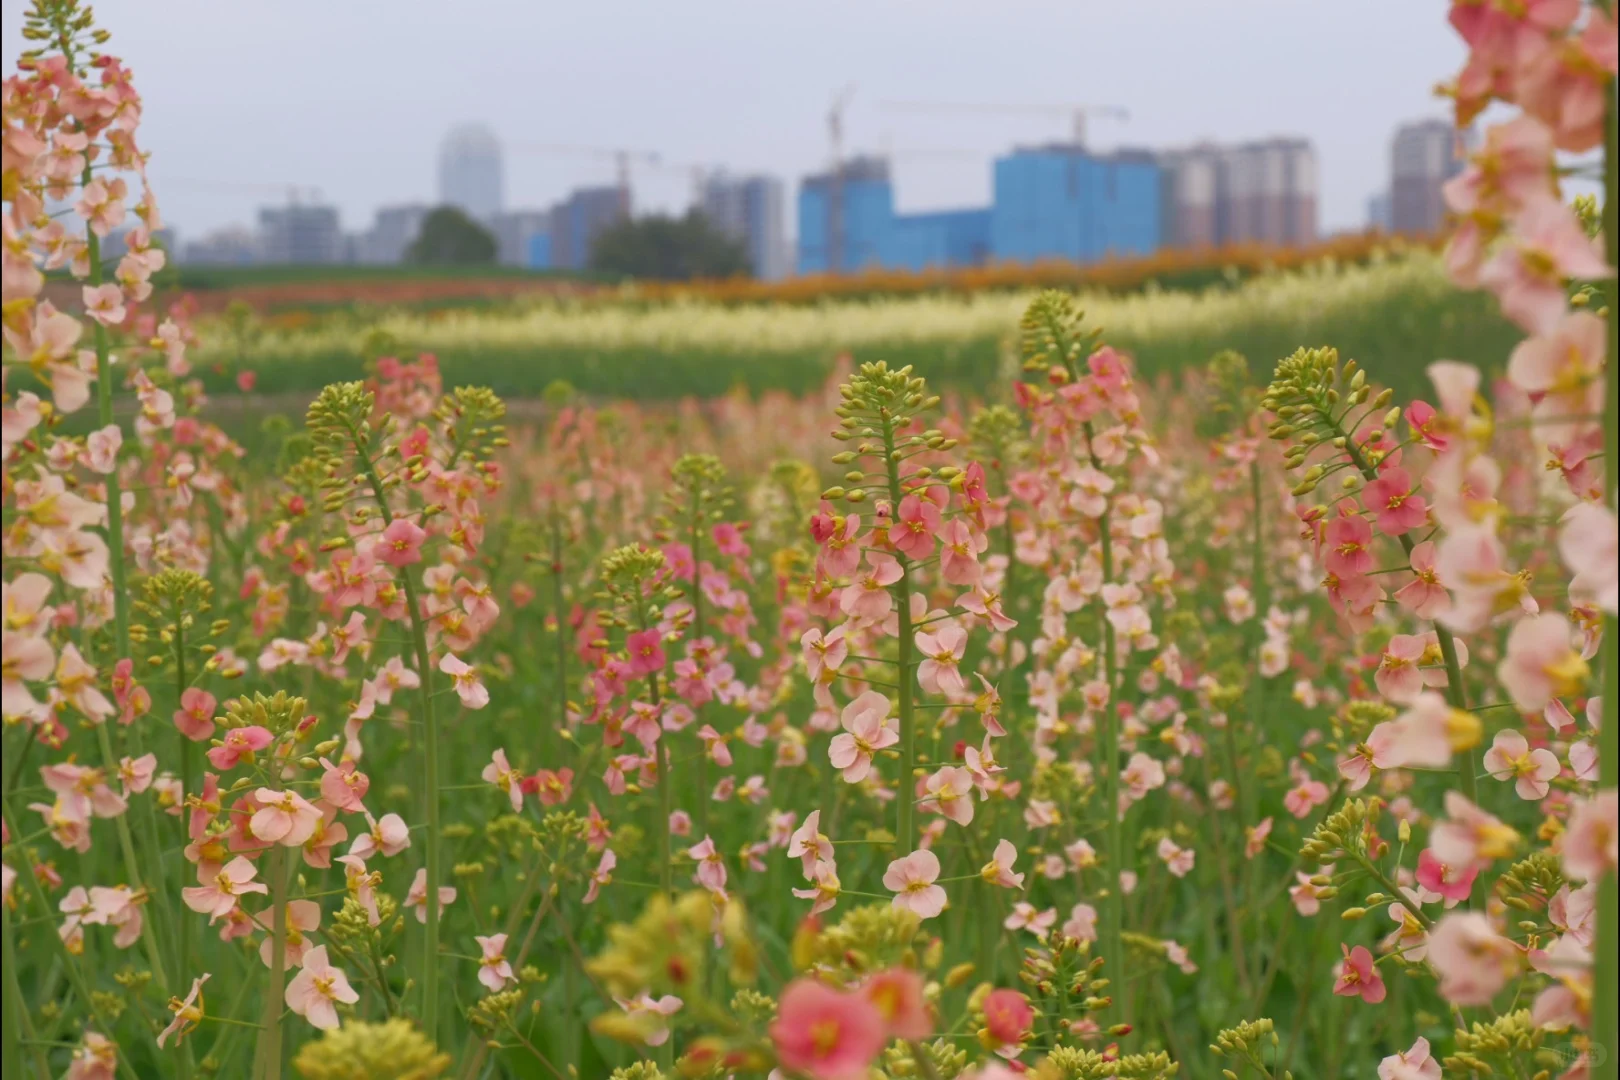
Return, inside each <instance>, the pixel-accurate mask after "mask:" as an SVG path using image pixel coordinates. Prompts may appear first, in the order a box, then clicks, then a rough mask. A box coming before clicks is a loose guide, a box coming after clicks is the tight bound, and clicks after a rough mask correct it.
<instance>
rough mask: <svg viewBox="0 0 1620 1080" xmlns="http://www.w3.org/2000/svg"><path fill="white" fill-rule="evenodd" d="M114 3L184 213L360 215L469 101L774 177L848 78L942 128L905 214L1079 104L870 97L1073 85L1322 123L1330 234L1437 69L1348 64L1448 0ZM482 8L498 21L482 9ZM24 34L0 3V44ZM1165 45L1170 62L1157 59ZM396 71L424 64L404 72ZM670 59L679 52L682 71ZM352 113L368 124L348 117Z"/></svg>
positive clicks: (601, 170)
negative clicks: (994, 109) (274, 94)
mask: <svg viewBox="0 0 1620 1080" xmlns="http://www.w3.org/2000/svg"><path fill="white" fill-rule="evenodd" d="M130 3H131V0H105V2H104V3H103V4H102V5H100V6H101V7H102V8H105V9H106V10H105V12H104V14H105V15H106V16H107V17H108V18H109V20H110V21H112V22H114V24H115V25H119V26H127V27H128V29H127V30H124V31H121V32H120V37H119V39H118V40H117V41H116V42H115V47H117V48H118V49H119V51H120V53H121V54H122V55H125V56H126V57H127V58H128V60H129V63H130V64H131V66H132V67H133V68H134V69H135V70H136V71H137V72H138V73H139V74H140V75H141V76H142V78H141V83H142V86H143V88H144V90H145V93H146V95H147V98H148V105H149V109H148V112H149V115H150V116H151V117H152V123H151V124H149V125H148V128H147V131H146V144H147V146H148V147H149V148H151V149H154V150H156V151H158V153H157V154H156V161H155V164H154V168H153V181H154V184H155V185H156V186H157V189H158V192H159V195H160V197H161V198H162V200H163V203H164V206H165V210H166V214H167V216H168V217H169V218H170V219H171V220H172V221H173V222H174V223H175V224H176V225H177V226H178V227H179V229H180V231H181V233H182V235H183V236H186V237H196V236H201V235H203V234H205V233H208V232H210V231H212V230H214V229H216V228H218V227H220V226H224V225H233V224H235V225H244V224H250V223H251V222H252V221H253V220H254V219H255V215H256V212H257V209H258V207H259V206H261V205H264V204H265V203H267V202H271V201H275V200H273V199H272V198H269V197H266V196H265V195H263V194H249V193H246V192H240V191H237V192H230V191H224V190H220V188H221V187H223V186H225V185H228V184H229V183H230V182H231V181H233V180H238V179H243V178H247V177H253V178H262V180H263V182H264V183H265V184H266V186H269V185H270V184H272V183H274V184H282V185H287V184H297V185H301V186H303V187H306V188H316V189H319V190H320V192H321V198H322V201H324V202H328V203H331V204H332V205H335V206H336V207H337V208H338V209H339V211H340V213H341V215H342V219H343V223H344V226H345V228H346V229H358V228H364V227H366V226H367V225H369V223H370V222H371V220H372V217H373V214H374V212H375V211H376V210H377V209H378V208H379V207H382V206H387V205H399V204H408V203H414V202H422V201H431V200H433V199H434V198H435V196H436V183H435V179H436V177H435V173H436V166H437V152H438V141H439V138H440V137H441V136H442V134H443V133H444V132H445V131H447V130H449V129H450V128H451V127H454V126H456V125H458V124H463V123H481V124H485V125H487V126H488V127H489V128H491V129H492V130H493V131H494V132H495V134H496V135H497V137H499V138H500V139H501V140H502V142H503V143H506V144H509V145H511V146H513V147H514V148H515V147H517V146H518V144H522V143H531V144H532V143H536V142H539V143H551V142H556V143H559V144H570V145H578V146H587V147H588V146H598V147H608V148H612V147H617V146H623V147H626V148H631V149H636V150H641V151H654V152H657V153H658V154H659V155H661V156H662V158H663V159H664V162H666V164H662V165H658V166H650V165H647V164H644V163H637V164H634V165H632V169H631V172H632V181H633V186H634V191H635V200H636V210H637V212H646V211H649V210H663V211H670V212H679V211H681V210H684V209H685V207H686V206H687V205H688V204H689V203H690V201H691V196H692V187H693V183H692V176H691V168H690V166H691V165H693V164H702V165H706V166H708V167H710V168H718V167H725V168H727V169H728V170H730V171H731V172H733V173H737V174H759V173H763V174H767V175H771V176H776V177H779V178H781V179H782V180H783V181H784V182H785V183H787V184H788V185H790V187H789V191H790V194H789V198H790V199H791V197H792V196H791V191H792V186H794V185H796V184H797V183H798V181H799V180H800V179H801V178H802V177H804V176H806V175H809V174H812V173H815V172H819V171H822V170H824V169H825V168H826V166H827V164H828V161H829V157H830V155H829V151H828V147H827V134H826V112H827V108H828V104H829V102H830V101H831V100H832V97H833V95H834V93H835V92H836V91H837V90H838V89H839V88H841V87H843V86H845V85H847V84H849V83H852V82H853V83H855V84H857V87H858V88H857V90H856V92H855V94H854V96H853V99H852V101H851V104H850V107H849V109H848V112H847V114H846V117H845V127H846V135H845V140H844V142H845V146H846V152H847V153H848V154H850V155H853V154H855V153H859V152H863V151H864V152H869V153H882V152H884V151H885V150H908V149H914V148H916V149H923V150H929V149H934V150H946V151H951V153H945V154H937V155H932V156H930V155H926V154H923V155H915V156H908V155H905V154H900V155H897V157H896V160H895V163H894V173H895V187H896V192H897V198H898V209H900V210H902V211H904V212H916V211H926V210H938V209H950V208H957V207H964V206H974V205H983V204H984V203H986V202H987V201H988V199H989V196H990V188H991V175H990V174H991V169H990V162H991V160H992V158H994V157H995V156H996V155H998V154H1000V153H1003V152H1005V151H1006V150H1008V149H1010V148H1012V147H1014V146H1018V145H1028V144H1032V143H1039V142H1049V141H1052V140H1053V139H1058V138H1063V137H1066V136H1067V133H1068V126H1069V125H1068V122H1067V121H1066V120H1065V119H1063V118H1062V117H1061V116H1050V117H1047V116H1042V115H1038V114H1032V115H1018V114H1004V115H1003V114H986V115H936V116H928V115H915V114H905V113H899V112H895V111H892V110H887V109H885V108H884V107H883V103H884V102H885V101H887V100H890V99H894V98H920V99H925V100H927V99H941V100H964V99H966V100H974V99H979V100H988V101H1007V102H1030V103H1051V104H1057V103H1062V102H1066V101H1072V100H1076V99H1078V100H1091V101H1109V102H1117V103H1119V104H1121V105H1124V106H1125V107H1126V108H1128V109H1129V111H1130V114H1131V115H1130V119H1129V120H1128V121H1126V122H1119V121H1116V120H1110V119H1106V118H1104V119H1100V120H1098V121H1097V122H1095V123H1094V124H1093V125H1092V127H1091V137H1090V141H1091V142H1092V143H1093V144H1094V145H1096V146H1097V148H1098V149H1100V150H1103V151H1107V150H1109V149H1112V148H1114V147H1116V146H1119V145H1122V144H1123V145H1133V146H1152V147H1166V148H1167V147H1173V146H1186V145H1191V144H1194V143H1197V142H1200V141H1203V140H1213V141H1216V142H1245V141H1253V140H1258V139H1264V138H1268V137H1271V136H1275V135H1280V134H1288V133H1295V134H1299V135H1303V136H1305V137H1307V138H1310V139H1312V140H1313V141H1314V142H1315V143H1316V146H1317V149H1318V153H1319V155H1320V163H1321V177H1322V181H1321V188H1322V191H1321V224H1322V230H1323V231H1324V232H1332V231H1335V230H1338V229H1343V228H1348V227H1357V226H1359V225H1360V224H1361V223H1362V222H1363V221H1364V219H1365V205H1366V200H1367V199H1368V197H1369V196H1371V195H1373V194H1375V193H1376V192H1378V191H1380V190H1382V189H1383V188H1384V186H1385V184H1386V179H1387V172H1388V153H1389V139H1390V132H1391V131H1393V130H1394V128H1395V127H1396V126H1398V125H1399V124H1401V123H1404V122H1407V121H1411V120H1416V119H1422V118H1423V117H1425V116H1433V117H1443V116H1444V115H1445V113H1446V109H1445V103H1444V102H1442V101H1438V100H1436V99H1435V98H1433V96H1432V95H1431V93H1430V91H1431V87H1432V82H1433V80H1432V78H1429V77H1426V76H1422V75H1410V76H1401V77H1400V78H1396V79H1386V78H1382V77H1381V78H1380V79H1377V80H1371V81H1368V80H1362V82H1363V83H1365V85H1357V87H1356V90H1355V92H1354V93H1347V92H1346V90H1345V87H1346V85H1347V84H1348V80H1349V78H1350V73H1351V72H1353V71H1356V70H1365V69H1364V68H1363V67H1361V65H1362V64H1363V62H1364V61H1365V60H1366V59H1367V57H1368V56H1369V55H1372V56H1376V57H1379V58H1380V60H1381V62H1380V64H1379V65H1378V66H1379V67H1380V68H1385V67H1386V66H1387V67H1388V68H1393V69H1394V70H1397V71H1402V72H1408V71H1409V72H1415V73H1422V72H1432V71H1435V70H1446V69H1449V68H1450V67H1453V66H1455V64H1456V62H1457V61H1458V60H1459V59H1460V56H1461V52H1460V49H1459V48H1458V46H1457V44H1456V41H1455V37H1454V35H1452V34H1451V32H1450V31H1449V29H1448V28H1447V27H1446V25H1445V20H1444V10H1443V9H1442V8H1439V7H1436V8H1433V9H1430V8H1429V7H1428V6H1426V5H1411V4H1405V3H1399V2H1396V0H1384V2H1380V3H1372V4H1368V5H1362V6H1360V7H1357V8H1356V9H1355V10H1354V11H1353V12H1352V11H1347V10H1343V9H1341V8H1338V7H1325V8H1324V7H1320V6H1316V5H1309V6H1307V5H1299V4H1296V3H1288V2H1284V0H1246V2H1235V3H1232V4H1228V5H1222V6H1221V7H1220V9H1219V10H1218V11H1217V10H1214V9H1213V8H1212V7H1211V9H1210V10H1205V6H1204V5H1193V4H1186V3H1170V2H1158V3H1144V4H1142V5H1133V6H1132V7H1131V8H1130V10H1120V9H1118V8H1116V7H1114V6H1108V5H1103V4H1089V3H1081V4H1076V5H1072V6H1068V7H1050V6H1049V5H1044V4H1031V3H1012V4H1011V5H1010V6H1009V7H1008V8H1007V9H1006V10H1005V11H1001V12H999V13H991V12H987V11H983V10H980V9H979V8H978V7H977V6H976V5H971V4H966V3H944V4H938V5H931V6H930V7H929V8H928V12H927V15H928V18H927V20H926V21H924V20H922V18H921V12H920V11H919V10H918V9H917V8H916V6H915V5H913V4H908V3H892V4H884V5H878V6H870V5H856V4H853V3H831V4H828V5H821V6H818V8H816V9H815V10H814V11H810V10H771V11H764V10H760V9H755V8H753V7H750V6H746V5H741V4H736V3H730V2H720V0H700V2H699V4H698V6H699V8H701V9H702V10H701V11H700V12H686V13H683V14H682V15H681V16H680V17H679V18H677V17H676V16H674V15H673V14H671V13H669V12H667V11H663V10H660V9H653V8H649V7H648V6H647V5H644V4H639V3H630V2H625V0H619V2H608V3H604V4H601V5H593V6H592V7H591V8H590V9H589V10H585V9H565V10H556V11H529V10H518V11H515V12H512V11H505V10H504V9H502V8H501V7H500V6H499V5H494V4H489V3H482V2H475V3H470V4H468V5H464V6H463V7H462V8H460V9H458V10H457V13H456V15H455V17H453V18H452V17H449V16H447V15H443V14H442V9H437V8H434V7H431V6H428V5H421V6H420V8H416V7H413V5H412V4H410V3H404V4H402V5H400V8H399V9H397V10H398V11H399V13H400V17H398V18H390V19H381V20H379V19H374V18H371V17H370V16H371V15H372V14H374V13H375V10H376V9H375V8H374V5H366V4H361V5H355V6H354V7H352V8H351V7H338V8H334V7H332V6H330V5H326V6H322V7H320V8H318V9H317V8H316V7H315V5H313V4H310V3H307V2H306V0H288V4H287V5H286V8H287V10H286V11H284V12H283V11H281V10H279V9H278V10H277V11H276V12H275V13H272V14H267V13H265V12H262V11H253V10H249V9H242V8H237V7H234V6H230V5H217V6H216V5H204V4H201V3H199V2H197V0H162V2H155V3H149V4H146V5H142V8H143V10H144V11H147V12H148V13H150V11H151V9H152V7H153V6H156V7H158V8H163V9H165V10H167V11H168V13H169V14H170V15H172V16H173V18H175V19H183V20H185V21H186V24H187V26H188V27H189V30H188V34H187V36H186V40H189V41H193V42H195V41H198V40H202V41H220V42H230V43H231V44H230V45H229V46H228V47H221V48H219V49H214V50H199V49H195V48H186V47H184V46H183V45H182V44H181V43H180V42H179V41H178V40H177V39H174V38H173V37H172V36H168V35H166V34H165V32H164V31H163V30H162V27H163V26H165V25H166V24H167V22H168V20H166V19H129V20H124V19H118V18H116V16H117V15H118V10H117V9H119V8H120V7H123V6H128V5H129V4H130ZM306 7H307V8H308V9H309V11H310V13H312V14H313V13H314V12H316V11H317V10H318V11H319V13H320V16H321V18H320V20H318V21H317V22H318V24H319V25H321V26H322V27H323V30H322V33H321V34H320V35H309V34H307V32H305V31H298V30H295V29H294V28H295V27H300V26H302V27H306V28H307V26H308V25H310V23H309V22H308V21H304V20H301V19H299V18H298V17H297V16H298V15H299V14H300V12H301V10H302V9H304V8H306ZM1009 13H1010V15H1011V16H1012V23H1013V24H1014V25H1015V26H1016V24H1017V23H1019V22H1024V23H1027V24H1028V25H1029V27H1030V32H1029V33H1028V34H1025V35H1022V36H1021V37H1019V39H1018V40H1007V39H1008V38H1009V36H1010V35H1008V33H1007V32H1006V31H1005V29H1001V30H1000V34H1001V38H1000V42H1001V43H1000V44H997V45H996V46H995V47H994V48H989V49H987V48H986V42H991V41H997V40H998V39H996V38H995V37H993V36H992V35H991V29H990V28H991V26H992V25H994V26H996V27H998V28H1004V27H1005V26H1007V25H1008V23H1007V21H1005V20H1004V16H1005V15H1007V14H1009ZM699 14H707V15H708V16H711V17H712V18H703V19H698V18H696V17H695V16H696V15H699ZM1166 20H1171V21H1174V22H1175V23H1176V24H1177V32H1176V33H1175V34H1174V35H1167V34H1165V33H1163V24H1164V22H1165V21H1166ZM497 21H498V22H499V23H500V24H501V25H502V26H503V27H505V28H504V29H502V31H501V32H500V33H498V34H491V33H490V32H489V28H490V26H491V25H494V24H495V23H496V22H497ZM699 24H702V25H703V26H704V27H705V29H703V31H702V32H701V33H699V32H698V31H697V27H698V25H699ZM1015 33H1016V31H1015ZM355 42H363V43H364V47H361V48H355V47H354V43H355ZM1104 45H1106V47H1103V46H1104ZM537 46H538V47H537ZM20 47H21V42H20V40H19V35H18V34H17V30H16V27H15V26H14V25H11V24H10V21H9V20H8V26H7V27H6V32H5V35H4V51H5V60H6V62H7V63H8V64H11V63H14V61H15V57H16V54H17V52H18V50H19V49H20ZM1167 48H1168V49H1169V50H1170V52H1171V53H1173V54H1174V55H1173V56H1172V57H1170V60H1171V61H1172V63H1171V66H1172V67H1173V68H1174V69H1175V70H1177V71H1178V72H1180V73H1181V78H1180V79H1179V80H1177V81H1176V82H1175V83H1170V84H1167V83H1166V82H1165V81H1164V80H1163V71H1164V69H1165V63H1164V62H1165V59H1166V58H1165V55H1164V50H1165V49H1167ZM1150 55H1152V56H1154V57H1156V58H1157V59H1156V62H1155V63H1154V64H1152V65H1149V64H1148V63H1147V62H1146V60H1147V58H1148V57H1149V56H1150ZM439 56H447V57H450V58H453V60H452V62H450V63H449V64H445V63H442V62H439V61H437V60H436V57H439ZM1133 57H1134V59H1133ZM1385 61H1387V64H1386V63H1385ZM289 63H291V64H295V65H296V66H297V67H298V68H299V69H300V70H310V71H318V72H321V77H320V78H318V79H310V80H307V81H305V82H304V83H302V84H297V85H294V87H293V88H292V90H291V92H290V93H289V94H287V95H285V96H284V97H283V100H280V101H270V100H266V98H267V95H265V94H263V93H261V92H259V90H258V89H257V88H258V87H260V86H263V85H267V84H268V83H269V82H270V81H271V80H272V79H273V78H274V77H275V76H276V73H277V72H279V71H282V70H284V69H285V67H286V65H288V64H289ZM406 70H408V71H412V72H422V73H423V74H422V76H421V77H420V78H418V77H414V76H413V78H411V79H408V80H401V79H400V77H399V72H401V71H406ZM672 70H673V71H675V72H683V73H686V74H684V75H682V76H680V77H675V78H672V77H671V71H672ZM1403 80H1404V81H1403ZM1194 91H1195V92H1194ZM361 116H364V118H365V123H364V124H363V125H362V124H361V123H360V122H359V117H361ZM361 130H365V131H367V132H368V137H367V138H366V139H364V140H363V141H362V140H359V139H357V138H356V137H355V136H356V134H357V133H358V132H359V131H361ZM975 155H976V156H975ZM614 177H615V165H614V162H613V161H612V160H611V159H610V158H607V157H603V156H594V157H593V156H589V155H566V154H546V153H531V152H525V151H522V150H516V149H514V150H513V151H512V152H509V153H508V155H507V163H506V197H505V201H506V205H507V206H509V207H544V206H548V205H552V204H554V203H557V202H559V201H561V200H562V199H564V198H565V197H566V196H567V193H568V192H569V191H571V190H573V189H575V188H580V187H588V186H597V185H602V184H609V183H612V182H613V180H614ZM790 228H791V224H790Z"/></svg>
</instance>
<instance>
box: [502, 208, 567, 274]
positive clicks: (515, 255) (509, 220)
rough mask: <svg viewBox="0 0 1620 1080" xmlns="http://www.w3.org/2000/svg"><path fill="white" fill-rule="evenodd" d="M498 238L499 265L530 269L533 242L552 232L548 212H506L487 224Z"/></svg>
mask: <svg viewBox="0 0 1620 1080" xmlns="http://www.w3.org/2000/svg"><path fill="white" fill-rule="evenodd" d="M486 224H487V225H488V226H489V231H490V232H491V233H493V234H494V235H495V261H496V262H498V263H500V264H501V265H502V266H528V265H529V263H530V258H529V248H530V241H531V240H532V239H533V237H534V236H536V235H537V234H539V233H543V232H550V231H551V214H550V212H549V211H546V210H503V211H501V212H500V213H498V214H496V215H495V216H494V217H491V218H490V219H489V221H488V222H487V223H486Z"/></svg>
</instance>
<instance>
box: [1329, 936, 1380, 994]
mask: <svg viewBox="0 0 1620 1080" xmlns="http://www.w3.org/2000/svg"><path fill="white" fill-rule="evenodd" d="M1340 948H1341V949H1343V950H1344V961H1343V963H1341V964H1340V965H1339V973H1338V975H1337V977H1336V978H1335V980H1334V983H1333V992H1334V993H1335V994H1338V995H1339V996H1340V997H1359V998H1361V999H1362V1000H1363V1001H1365V1002H1366V1003H1367V1004H1369V1005H1376V1004H1378V1003H1379V1002H1380V1001H1383V1000H1384V995H1385V993H1387V989H1386V988H1385V986H1384V976H1383V975H1382V974H1380V973H1379V971H1378V966H1377V964H1376V963H1375V962H1374V961H1373V955H1372V953H1370V952H1368V951H1367V948H1366V946H1364V945H1357V946H1356V947H1355V948H1354V949H1352V948H1350V946H1348V945H1341V946H1340Z"/></svg>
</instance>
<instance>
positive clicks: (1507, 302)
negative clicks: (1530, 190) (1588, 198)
mask: <svg viewBox="0 0 1620 1080" xmlns="http://www.w3.org/2000/svg"><path fill="white" fill-rule="evenodd" d="M1513 226H1514V227H1513V230H1512V231H1511V232H1510V233H1509V234H1508V243H1506V244H1504V245H1503V246H1502V248H1501V250H1499V251H1498V252H1497V253H1496V254H1495V255H1493V256H1492V257H1491V259H1490V261H1488V262H1487V263H1486V264H1485V265H1484V267H1483V268H1481V270H1480V272H1479V280H1480V284H1482V285H1484V286H1485V288H1487V289H1489V290H1490V291H1491V292H1492V293H1495V294H1496V298H1497V300H1498V302H1499V303H1501V305H1502V313H1503V314H1504V315H1506V316H1507V317H1508V318H1510V319H1512V320H1513V321H1514V322H1516V323H1518V324H1519V325H1520V326H1522V327H1523V328H1524V329H1525V330H1527V331H1529V332H1530V333H1532V334H1550V333H1552V332H1553V331H1554V330H1555V329H1556V328H1557V326H1558V322H1559V320H1560V319H1562V318H1563V316H1564V312H1565V311H1566V310H1567V307H1568V298H1567V296H1566V293H1565V290H1564V282H1565V281H1566V280H1567V279H1569V278H1607V277H1609V276H1611V275H1612V274H1613V273H1614V271H1613V270H1612V269H1611V268H1610V267H1609V266H1608V265H1607V264H1606V263H1605V262H1604V261H1603V256H1602V255H1601V254H1600V253H1599V251H1598V247H1597V244H1596V242H1595V241H1593V240H1592V239H1590V238H1589V237H1588V236H1587V235H1586V232H1585V231H1584V230H1583V229H1582V228H1581V224H1580V222H1579V221H1577V220H1576V218H1575V213H1574V211H1573V210H1571V209H1570V208H1569V207H1567V206H1565V205H1564V204H1563V203H1562V202H1560V201H1559V200H1558V199H1557V198H1556V197H1554V196H1553V195H1550V194H1549V195H1547V196H1545V197H1542V198H1538V199H1535V200H1533V201H1531V202H1530V203H1529V204H1528V205H1526V206H1525V208H1524V209H1523V210H1521V211H1520V212H1519V215H1518V216H1517V218H1515V219H1514V223H1513Z"/></svg>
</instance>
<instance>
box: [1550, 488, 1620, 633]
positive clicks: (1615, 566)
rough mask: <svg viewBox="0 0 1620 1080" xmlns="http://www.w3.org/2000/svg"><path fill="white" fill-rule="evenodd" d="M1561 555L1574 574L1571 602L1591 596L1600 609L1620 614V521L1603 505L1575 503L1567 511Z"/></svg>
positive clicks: (1559, 545)
mask: <svg viewBox="0 0 1620 1080" xmlns="http://www.w3.org/2000/svg"><path fill="white" fill-rule="evenodd" d="M1558 554H1559V555H1560V556H1562V557H1563V560H1564V565H1565V566H1567V567H1569V568H1570V570H1571V571H1573V572H1574V574H1575V580H1573V581H1571V582H1570V583H1569V592H1570V597H1571V599H1574V598H1576V597H1583V598H1584V597H1590V598H1591V602H1592V603H1593V604H1595V605H1596V606H1597V607H1598V609H1599V610H1601V611H1606V612H1608V613H1609V614H1610V615H1614V614H1616V613H1617V612H1620V520H1617V519H1616V518H1615V514H1614V511H1613V510H1610V509H1609V508H1608V507H1607V506H1604V505H1603V504H1601V503H1591V502H1582V503H1576V504H1575V505H1574V506H1572V507H1570V508H1569V509H1568V510H1567V511H1565V512H1564V517H1563V527H1562V528H1561V529H1559V531H1558Z"/></svg>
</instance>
